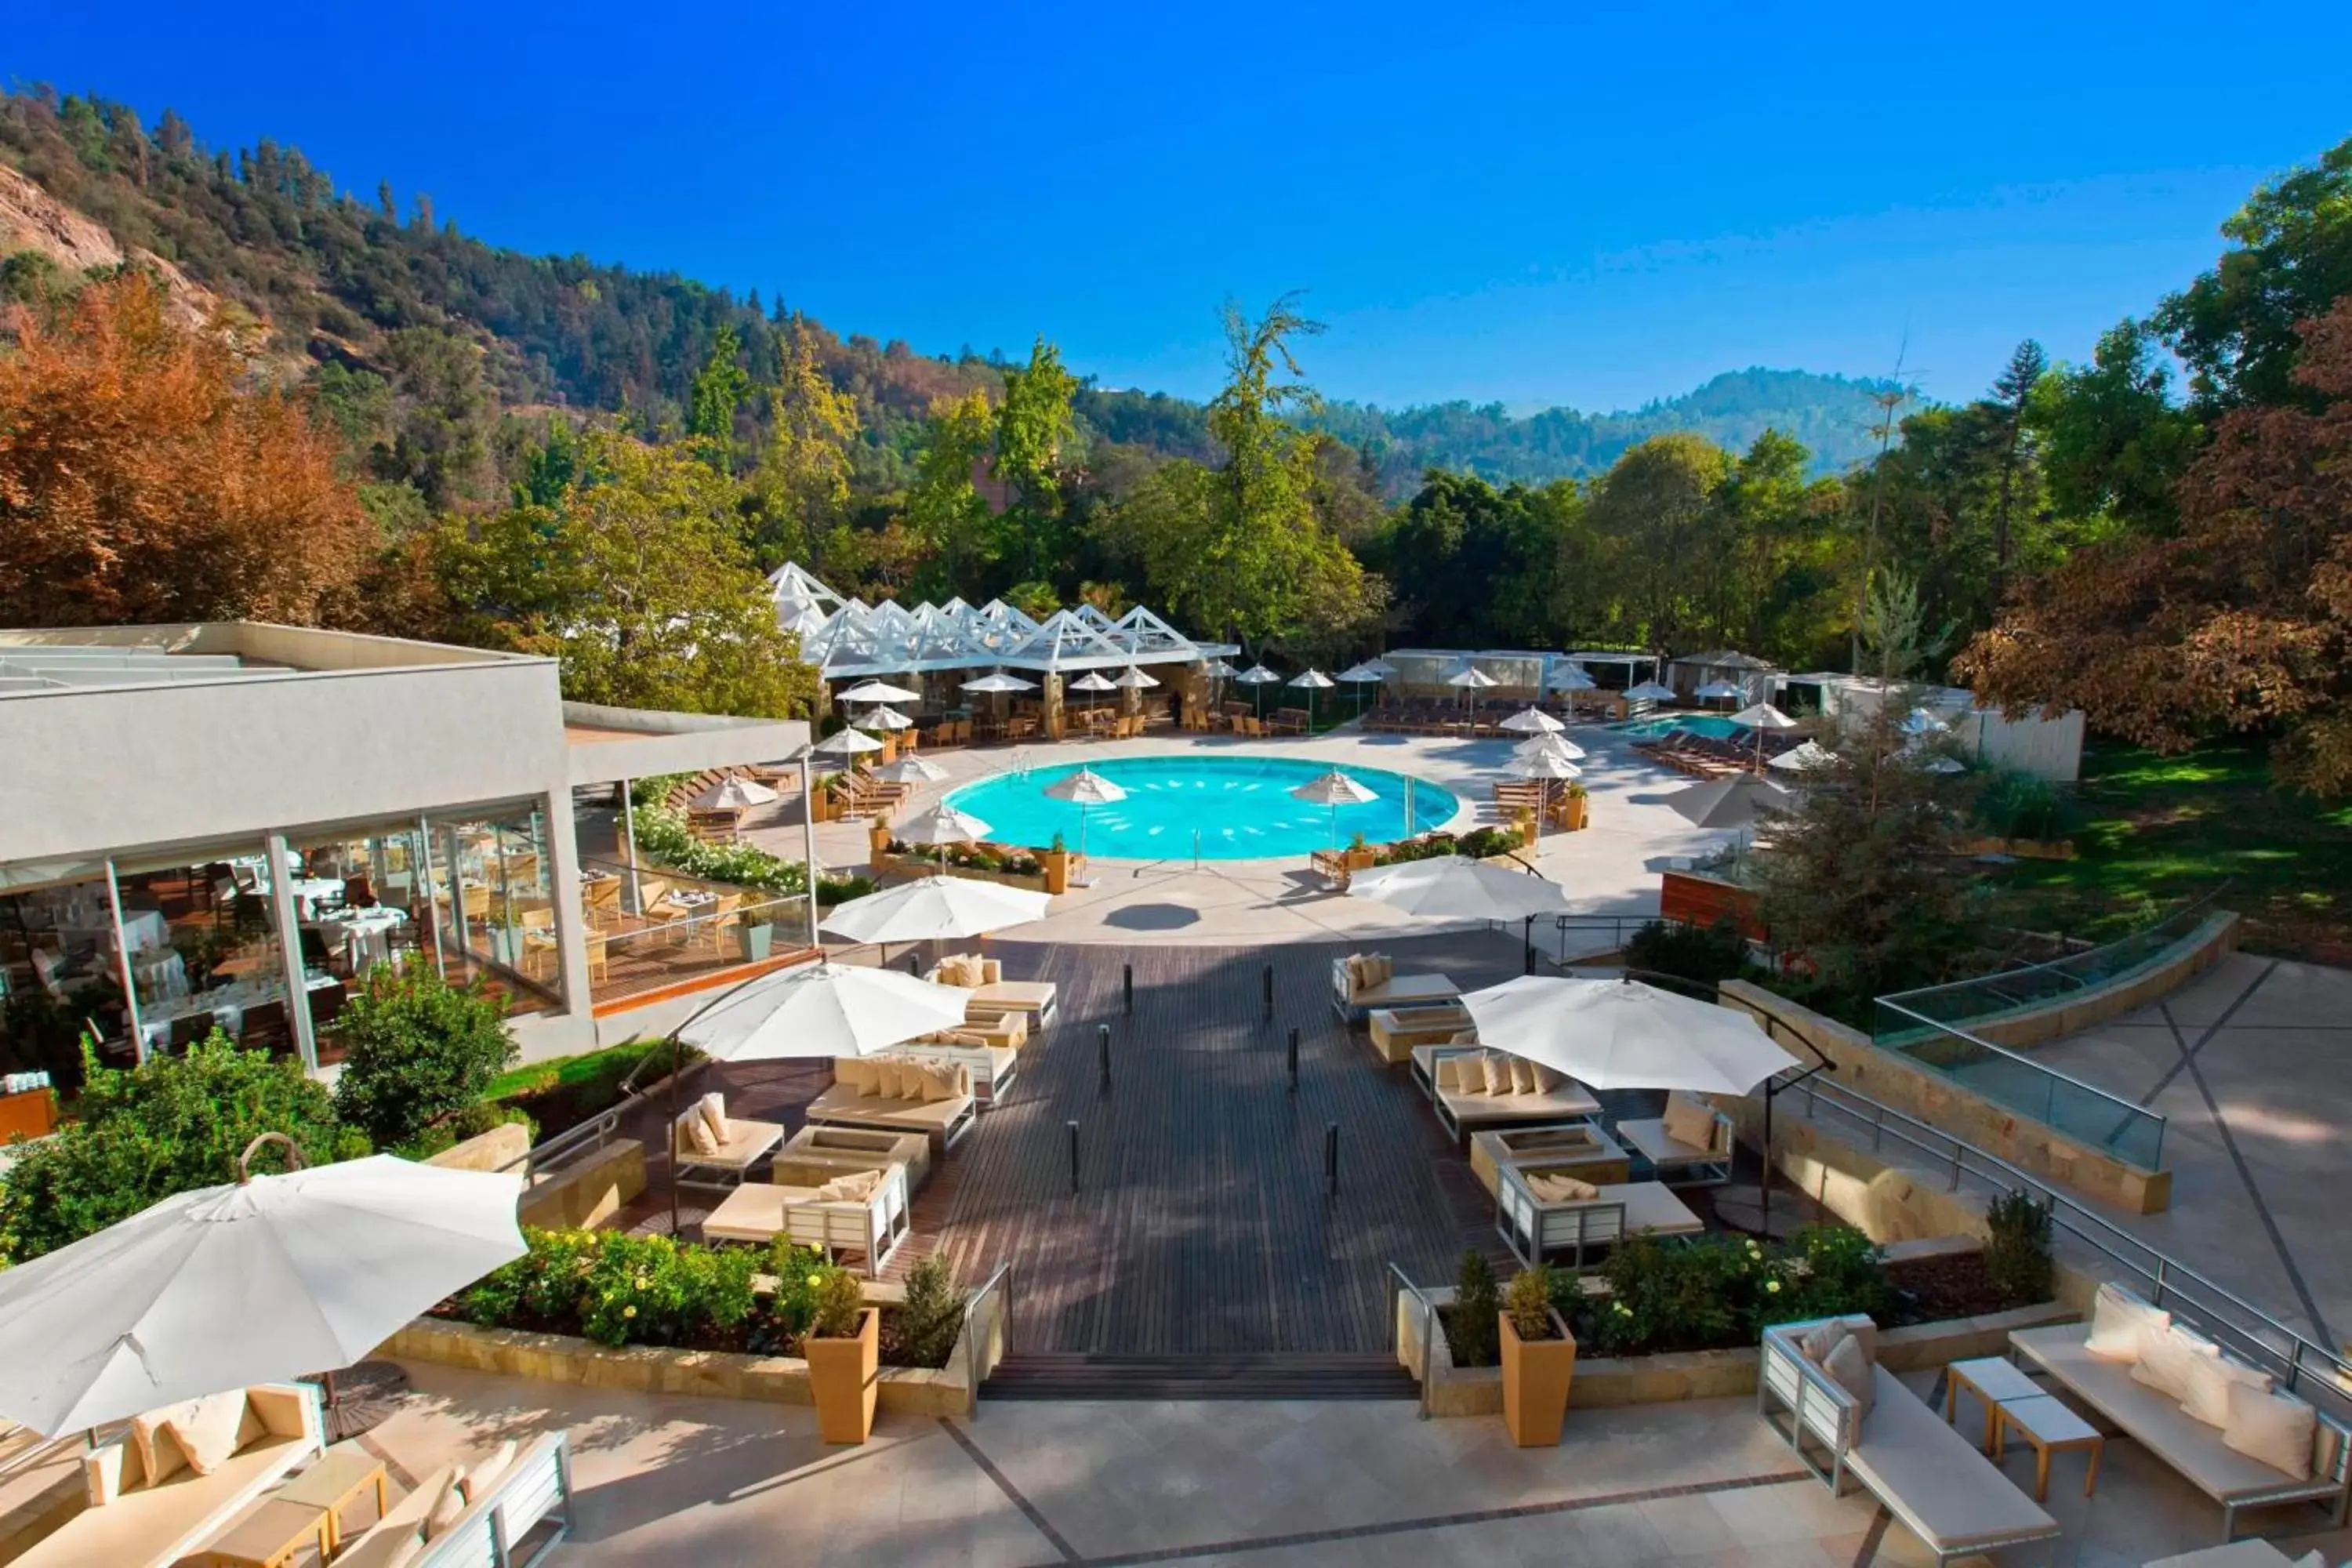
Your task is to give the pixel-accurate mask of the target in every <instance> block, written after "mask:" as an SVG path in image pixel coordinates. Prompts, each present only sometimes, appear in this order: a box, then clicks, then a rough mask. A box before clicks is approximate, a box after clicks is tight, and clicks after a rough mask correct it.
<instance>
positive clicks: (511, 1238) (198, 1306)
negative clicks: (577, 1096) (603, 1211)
mask: <svg viewBox="0 0 2352 1568" xmlns="http://www.w3.org/2000/svg"><path fill="white" fill-rule="evenodd" d="M265 1141H268V1142H283V1143H287V1145H288V1147H289V1148H290V1147H291V1143H290V1142H289V1141H288V1140H286V1139H285V1138H283V1136H282V1135H280V1134H278V1133H265V1134H264V1135H263V1137H262V1138H259V1139H256V1140H255V1141H254V1148H257V1147H258V1146H259V1145H260V1144H261V1143H262V1142H265ZM254 1148H248V1149H247V1151H246V1152H245V1159H244V1160H240V1161H239V1162H238V1164H239V1169H240V1171H242V1170H243V1169H245V1168H246V1163H247V1161H250V1160H251V1158H252V1156H253V1152H254ZM521 1194H522V1178H521V1177H520V1176H519V1175H504V1174H497V1173H489V1172H481V1171H454V1170H448V1169H446V1168H444V1167H442V1166H438V1165H420V1164H416V1163H412V1162H410V1161H407V1160H401V1159H396V1158H394V1156H392V1155H390V1154H376V1155H373V1156H371V1157H369V1158H367V1159H364V1160H351V1161H347V1162H345V1163H341V1164H339V1165H320V1166H316V1167H313V1168H311V1169H308V1170H294V1171H289V1172H288V1173H285V1174H283V1175H261V1176H253V1177H251V1178H250V1179H249V1180H239V1181H237V1182H236V1183H234V1184H229V1185H226V1186H217V1187H203V1188H199V1189H197V1190H196V1191H194V1192H186V1193H181V1194H176V1195H175V1196H173V1197H168V1198H165V1199H164V1200H163V1202H162V1203H160V1204H157V1205H154V1206H153V1207H152V1208H150V1209H147V1210H144V1211H143V1212H142V1213H140V1214H137V1215H132V1216H131V1218H129V1219H126V1220H124V1221H122V1222H121V1224H119V1225H114V1226H109V1227H107V1228H106V1229H105V1230H102V1231H100V1232H99V1233H98V1234H97V1235H95V1236H89V1237H83V1238H82V1239H81V1240H79V1241H77V1242H75V1243H73V1244H72V1245H71V1246H69V1247H60V1248H58V1250H57V1251H55V1252H52V1253H49V1254H48V1255H47V1256H46V1257H42V1258H35V1259H34V1260H33V1261H32V1262H30V1263H24V1264H19V1265H17V1266H16V1268H11V1269H8V1270H7V1271H5V1273H0V1416H5V1417H6V1418H8V1419H10V1420H12V1421H16V1422H20V1423H22V1424H23V1425H25V1426H29V1427H31V1428H32V1429H33V1430H34V1431H36V1432H41V1433H47V1434H50V1435H54V1434H57V1433H59V1432H70V1431H75V1430H78V1429H79V1428H81V1427H85V1426H99V1425H100V1424H102V1423H105V1422H109V1421H119V1420H121V1419H123V1418H124V1417H126V1416H131V1415H139V1414H140V1413H142V1411H148V1410H152V1409H154V1408H155V1407H156V1406H158V1405H172V1404H176V1403H178V1402H179V1401H181V1400H184V1399H195V1398H200V1397H202V1396H203V1395H205V1394H219V1393H224V1392H226V1391H227V1390H229V1389H234V1388H245V1387H249V1386H251V1385H252V1384H259V1383H276V1382H281V1381H284V1380H285V1379H288V1378H291V1377H298V1376H300V1375H303V1374H305V1373H317V1372H323V1371H326V1370H328V1369H331V1368H334V1367H341V1366H348V1365H350V1364H351V1363H352V1362H354V1361H357V1360H358V1359H359V1358H360V1357H362V1356H363V1355H365V1354H367V1353H368V1352H370V1351H372V1350H373V1349H375V1348H376V1346H378V1345H380V1344H382V1343H383V1342H384V1341H385V1340H386V1339H388V1338H389V1337H391V1335H392V1333H393V1331H394V1330H395V1329H398V1328H399V1327H401V1325H403V1324H404V1323H406V1322H407V1321H409V1320H410V1319H412V1318H415V1316H416V1315H417V1314H419V1313H421V1312H424V1311H425V1310H428V1309H430V1308H431V1307H432V1306H433V1305H434V1304H435V1303H436V1302H437V1301H440V1300H443V1299H444V1298H445V1297H446V1296H448V1295H449V1294H451V1293H452V1292H453V1291H457V1290H461V1289H465V1288H466V1287H467V1286H468V1285H471V1284H472V1283H474V1281H476V1280H478V1279H480V1278H481V1277H482V1276H483V1275H485V1274H488V1272H489V1271H490V1270H491V1269H493V1268H497V1267H499V1265H500V1264H502V1263H509V1262H512V1261H513V1260H514V1259H515V1258H520V1257H521V1256H522V1255H523V1251H524V1247H523V1239H522V1232H521V1231H520V1229H519V1228H517V1226H516V1225H515V1203H516V1200H517V1199H518V1198H520V1196H521Z"/></svg>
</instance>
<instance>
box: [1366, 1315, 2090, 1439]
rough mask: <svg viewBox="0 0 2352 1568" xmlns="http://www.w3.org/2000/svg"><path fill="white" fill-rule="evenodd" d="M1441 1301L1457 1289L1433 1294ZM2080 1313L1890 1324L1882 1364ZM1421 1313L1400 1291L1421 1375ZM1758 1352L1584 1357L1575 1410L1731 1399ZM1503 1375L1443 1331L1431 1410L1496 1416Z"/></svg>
mask: <svg viewBox="0 0 2352 1568" xmlns="http://www.w3.org/2000/svg"><path fill="white" fill-rule="evenodd" d="M1428 1295H1429V1296H1430V1298H1431V1300H1433V1301H1435V1302H1436V1303H1437V1304H1438V1305H1440V1306H1444V1305H1446V1304H1448V1303H1450V1302H1451V1301H1452V1300H1454V1292H1453V1290H1452V1289H1438V1290H1432V1291H1430V1292H1428ZM2080 1315H2081V1309H2080V1308H2079V1307H2076V1306H2074V1305H2070V1304H2068V1303H2066V1302H2064V1301H2047V1302H2043V1303H2042V1305H2040V1306H2036V1307H2020V1308H2017V1309H2015V1310H2011V1311H2007V1312H1994V1313H1990V1314H1988V1315H1987V1316H1984V1317H1979V1318H1956V1319H1953V1320H1951V1321H1948V1322H1941V1323H1914V1324H1912V1325H1910V1326H1909V1327H1907V1328H1900V1329H1887V1330H1885V1331H1882V1332H1881V1333H1880V1335H1879V1339H1878V1359H1879V1363H1880V1364H1882V1365H1883V1366H1885V1368H1886V1370H1887V1371H1889V1372H1898V1373H1899V1372H1921V1371H1925V1370H1927V1369H1928V1368H1930V1367H1939V1366H1948V1365H1949V1364H1951V1363H1953V1362H1956V1361H1966V1360H1968V1359H1969V1358H1971V1357H1974V1356H1989V1355H2001V1354H2004V1353H2006V1352H2007V1351H2008V1349H2009V1335H2010V1331H2011V1330H2013V1329H2030V1328H2034V1327H2037V1326H2039V1325H2041V1324H2043V1323H2063V1322H2067V1321H2072V1320H2074V1318H2076V1317H2078V1316H2080ZM1421 1340H1422V1325H1421V1312H1420V1310H1419V1308H1418V1306H1417V1305H1416V1303H1415V1302H1414V1301H1413V1300H1412V1297H1410V1296H1407V1295H1405V1294H1403V1293H1402V1291H1400V1292H1399V1293H1398V1296H1397V1360H1398V1361H1399V1362H1400V1363H1402V1364H1403V1366H1404V1368H1405V1370H1406V1371H1408V1372H1410V1373H1412V1374H1413V1375H1414V1376H1415V1377H1416V1378H1418V1377H1419V1376H1420V1375H1421V1370H1422V1368H1421ZM1758 1363H1759V1352H1758V1351H1757V1350H1756V1349H1755V1348H1754V1347H1752V1346H1741V1347H1739V1348H1738V1349H1733V1350H1719V1351H1680V1352H1673V1353H1670V1354H1665V1355H1644V1356H1590V1357H1588V1356H1583V1355H1579V1356H1578V1357H1577V1358H1576V1373H1575V1375H1574V1377H1573V1378H1572V1379H1570V1383H1569V1385H1568V1404H1569V1408H1570V1409H1571V1410H1601V1409H1609V1408H1612V1407H1615V1406H1618V1405H1671V1404H1675V1403H1676V1402H1678V1401H1681V1400H1685V1399H1732V1398H1739V1397H1745V1396H1747V1395H1750V1394H1754V1393H1755V1392H1756V1377H1757V1366H1758ZM1502 1411H1503V1373H1502V1369H1501V1368H1499V1367H1491V1366H1485V1367H1457V1366H1455V1365H1454V1355H1453V1352H1452V1351H1451V1350H1449V1349H1448V1348H1447V1346H1446V1343H1445V1336H1444V1332H1443V1331H1440V1332H1439V1333H1438V1335H1437V1337H1436V1340H1435V1342H1433V1344H1432V1345H1431V1346H1430V1378H1429V1413H1430V1414H1431V1415H1444V1416H1460V1415H1501V1414H1502Z"/></svg>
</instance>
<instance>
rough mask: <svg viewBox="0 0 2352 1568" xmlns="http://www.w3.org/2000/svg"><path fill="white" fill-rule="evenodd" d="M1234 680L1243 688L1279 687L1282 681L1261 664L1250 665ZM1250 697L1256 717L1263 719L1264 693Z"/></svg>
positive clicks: (1260, 692) (1256, 693)
mask: <svg viewBox="0 0 2352 1568" xmlns="http://www.w3.org/2000/svg"><path fill="white" fill-rule="evenodd" d="M1234 679H1235V680H1237V681H1239V682H1240V683H1241V684H1242V685H1244V686H1255V687H1261V688H1263V687H1267V686H1277V685H1280V684H1281V681H1282V677H1280V676H1278V675H1276V674H1275V672H1274V671H1272V670H1270V669H1268V668H1266V667H1265V666H1264V665H1262V664H1254V665H1251V666H1250V667H1249V668H1247V669H1244V670H1243V671H1242V672H1241V673H1240V674H1239V675H1236V676H1234ZM1252 695H1253V697H1254V698H1255V701H1256V703H1257V716H1258V717H1259V718H1261V719H1263V718H1265V694H1264V692H1263V691H1259V692H1255V693H1253V694H1252Z"/></svg>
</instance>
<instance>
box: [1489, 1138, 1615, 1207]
mask: <svg viewBox="0 0 2352 1568" xmlns="http://www.w3.org/2000/svg"><path fill="white" fill-rule="evenodd" d="M1508 1165H1541V1166H1544V1167H1546V1168H1547V1169H1549V1170H1553V1171H1566V1172H1567V1173H1569V1174H1570V1175H1572V1176H1578V1177H1580V1178H1582V1179H1583V1180H1585V1181H1588V1182H1593V1183H1597V1184H1601V1185H1602V1186H1607V1185H1609V1184H1612V1183H1614V1182H1629V1181H1631V1180H1633V1169H1632V1162H1631V1161H1629V1160H1628V1159H1627V1158H1626V1157H1625V1151H1624V1150H1623V1149H1622V1148H1621V1147H1619V1146H1618V1143H1617V1141H1616V1140H1615V1139H1613V1138H1612V1137H1610V1136H1609V1134H1608V1133H1607V1132H1605V1131H1601V1124H1600V1123H1599V1122H1596V1121H1555V1122H1548V1123H1546V1124H1544V1125H1542V1126H1539V1127H1504V1128H1497V1129H1496V1131H1492V1132H1474V1133H1472V1134H1471V1135H1470V1173H1471V1174H1472V1175H1474V1176H1475V1177H1477V1178H1478V1184H1479V1185H1481V1186H1483V1187H1485V1188H1486V1190H1487V1191H1488V1192H1489V1193H1495V1194H1500V1192H1501V1190H1502V1185H1503V1174H1502V1173H1503V1169H1504V1167H1506V1166H1508Z"/></svg>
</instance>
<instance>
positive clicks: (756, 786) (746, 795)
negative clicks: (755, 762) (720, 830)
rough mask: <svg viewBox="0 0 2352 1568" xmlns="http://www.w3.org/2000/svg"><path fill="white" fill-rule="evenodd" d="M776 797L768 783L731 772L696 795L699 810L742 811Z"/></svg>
mask: <svg viewBox="0 0 2352 1568" xmlns="http://www.w3.org/2000/svg"><path fill="white" fill-rule="evenodd" d="M775 798H776V792H775V791H774V790H772V789H770V788H769V787H768V786H767V785H766V784H760V783H757V782H755V781H754V780H751V779H747V778H744V777H742V776H741V775H740V774H738V773H730V774H728V775H727V776H726V777H725V778H723V779H721V780H719V782H718V783H717V784H712V785H711V786H710V787H709V789H707V790H704V791H703V792H702V793H701V794H700V795H696V796H695V797H694V803H693V804H694V809H695V810H697V811H741V810H743V809H744V808H746V807H747V806H754V805H769V804H770V803H771V802H772V801H774V800H775Z"/></svg>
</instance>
